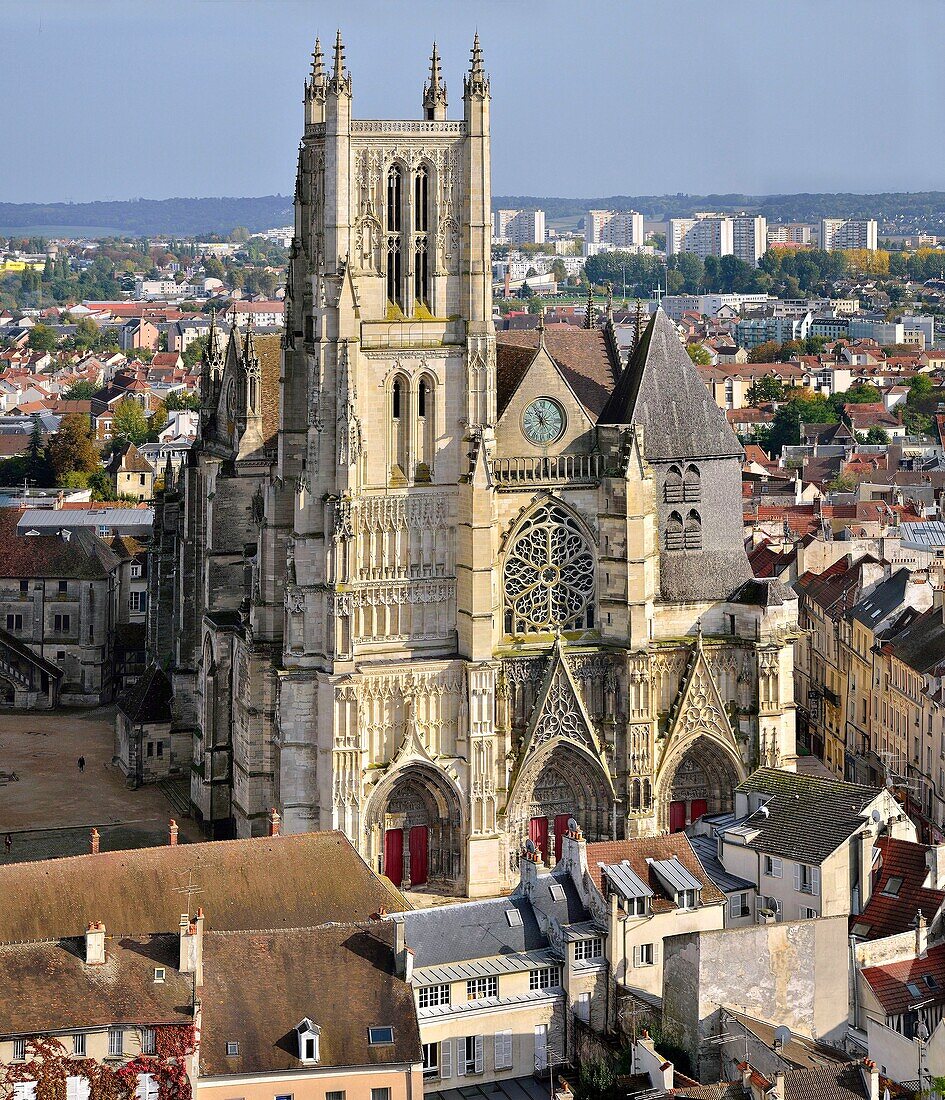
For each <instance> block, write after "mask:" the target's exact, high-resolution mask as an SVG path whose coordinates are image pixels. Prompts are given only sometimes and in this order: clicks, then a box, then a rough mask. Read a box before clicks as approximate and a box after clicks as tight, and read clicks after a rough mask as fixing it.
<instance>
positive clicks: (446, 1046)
mask: <svg viewBox="0 0 945 1100" xmlns="http://www.w3.org/2000/svg"><path fill="white" fill-rule="evenodd" d="M452 1076H453V1040H452V1039H441V1040H440V1080H441V1081H448V1080H449V1079H450V1078H451V1077H452Z"/></svg>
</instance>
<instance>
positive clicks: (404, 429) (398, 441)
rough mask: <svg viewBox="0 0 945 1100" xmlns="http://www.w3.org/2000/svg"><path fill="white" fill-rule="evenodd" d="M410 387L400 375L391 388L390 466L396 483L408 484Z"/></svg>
mask: <svg viewBox="0 0 945 1100" xmlns="http://www.w3.org/2000/svg"><path fill="white" fill-rule="evenodd" d="M409 404H410V387H409V383H408V382H407V379H406V378H405V377H404V376H403V375H402V374H398V375H396V376H395V378H394V380H393V382H392V383H391V388H390V432H391V436H390V443H391V454H390V465H391V478H392V480H393V481H394V482H396V483H398V484H399V483H400V482H401V481H403V482H404V483H406V477H407V470H408V464H409V458H408V449H409V446H410V411H409Z"/></svg>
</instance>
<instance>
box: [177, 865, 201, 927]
mask: <svg viewBox="0 0 945 1100" xmlns="http://www.w3.org/2000/svg"><path fill="white" fill-rule="evenodd" d="M174 893H175V894H186V895H187V914H188V916H189V915H190V913H191V911H192V908H193V905H192V902H193V895H194V894H199V893H201V888H200V887H199V886H198V885H197V884H196V883H195V882H194V872H193V869H191V870H190V871H188V872H187V885H186V886H176V887H175V888H174Z"/></svg>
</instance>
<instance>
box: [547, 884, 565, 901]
mask: <svg viewBox="0 0 945 1100" xmlns="http://www.w3.org/2000/svg"><path fill="white" fill-rule="evenodd" d="M548 893H549V894H551V896H552V897H553V898H554V900H555V901H564V887H563V886H562V885H561V883H560V882H553V883H552V884H551V885H550V886H549V887H548Z"/></svg>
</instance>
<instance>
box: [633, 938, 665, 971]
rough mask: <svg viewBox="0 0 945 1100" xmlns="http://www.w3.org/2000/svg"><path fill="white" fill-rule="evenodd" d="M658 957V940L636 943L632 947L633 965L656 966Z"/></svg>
mask: <svg viewBox="0 0 945 1100" xmlns="http://www.w3.org/2000/svg"><path fill="white" fill-rule="evenodd" d="M659 957H660V947H659V943H658V942H654V943H638V944H637V945H636V947H634V949H633V965H634V966H656V963H657V960H658V959H659Z"/></svg>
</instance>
